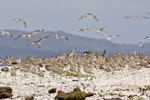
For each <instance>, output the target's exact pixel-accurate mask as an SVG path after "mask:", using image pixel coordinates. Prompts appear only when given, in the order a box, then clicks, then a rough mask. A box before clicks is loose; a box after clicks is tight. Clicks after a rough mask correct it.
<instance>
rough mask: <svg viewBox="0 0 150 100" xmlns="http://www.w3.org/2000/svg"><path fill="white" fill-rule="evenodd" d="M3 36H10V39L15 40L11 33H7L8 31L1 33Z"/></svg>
mask: <svg viewBox="0 0 150 100" xmlns="http://www.w3.org/2000/svg"><path fill="white" fill-rule="evenodd" d="M1 35H2V36H4V35H8V36H9V37H10V38H13V36H12V34H11V33H10V32H7V31H1Z"/></svg>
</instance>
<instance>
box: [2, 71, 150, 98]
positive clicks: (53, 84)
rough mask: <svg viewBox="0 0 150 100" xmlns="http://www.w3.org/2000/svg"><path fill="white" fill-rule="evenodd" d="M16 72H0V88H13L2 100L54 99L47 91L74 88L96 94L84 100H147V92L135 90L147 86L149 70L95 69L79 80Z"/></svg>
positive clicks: (149, 77)
mask: <svg viewBox="0 0 150 100" xmlns="http://www.w3.org/2000/svg"><path fill="white" fill-rule="evenodd" d="M16 73H17V76H11V75H10V73H9V72H8V73H4V72H0V86H10V87H12V89H13V97H12V99H6V100H24V99H25V96H30V95H32V94H35V98H34V100H54V97H55V96H56V95H57V92H56V93H53V94H49V93H48V90H49V89H51V88H57V91H58V90H62V91H64V92H71V91H73V89H74V88H75V87H80V89H81V90H82V91H86V92H89V91H90V92H94V93H96V95H94V96H92V97H88V98H86V100H104V98H115V97H119V98H121V99H123V100H129V99H127V97H129V96H133V97H134V99H133V100H150V99H149V98H150V89H148V90H146V91H145V92H144V94H143V91H140V90H139V88H145V86H150V68H141V69H139V70H137V69H122V70H118V71H114V72H113V73H111V72H105V71H103V70H95V71H94V74H93V75H91V76H88V77H81V78H76V77H68V76H65V75H61V76H60V75H58V74H54V73H52V72H48V71H46V72H45V74H44V77H39V76H37V75H35V74H31V73H25V72H24V73H23V72H20V71H17V72H16ZM139 98H141V99H139ZM131 100H132V99H131Z"/></svg>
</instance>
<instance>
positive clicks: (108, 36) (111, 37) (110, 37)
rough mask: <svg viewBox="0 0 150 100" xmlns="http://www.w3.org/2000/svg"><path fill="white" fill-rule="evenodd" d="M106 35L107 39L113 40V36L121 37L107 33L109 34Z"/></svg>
mask: <svg viewBox="0 0 150 100" xmlns="http://www.w3.org/2000/svg"><path fill="white" fill-rule="evenodd" d="M104 35H105V36H106V39H107V40H108V41H111V40H112V39H113V38H116V37H120V35H107V34H104Z"/></svg>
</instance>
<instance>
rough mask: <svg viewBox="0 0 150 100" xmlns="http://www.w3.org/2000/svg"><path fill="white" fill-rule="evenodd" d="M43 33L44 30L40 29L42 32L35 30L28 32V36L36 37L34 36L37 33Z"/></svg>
mask: <svg viewBox="0 0 150 100" xmlns="http://www.w3.org/2000/svg"><path fill="white" fill-rule="evenodd" d="M43 31H44V29H42V30H35V31H33V32H30V33H28V34H31V35H36V34H38V33H40V32H43Z"/></svg>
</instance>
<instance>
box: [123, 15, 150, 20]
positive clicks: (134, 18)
mask: <svg viewBox="0 0 150 100" xmlns="http://www.w3.org/2000/svg"><path fill="white" fill-rule="evenodd" d="M125 18H132V19H133V20H139V19H140V18H145V19H148V18H149V17H146V16H126V17H125Z"/></svg>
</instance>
